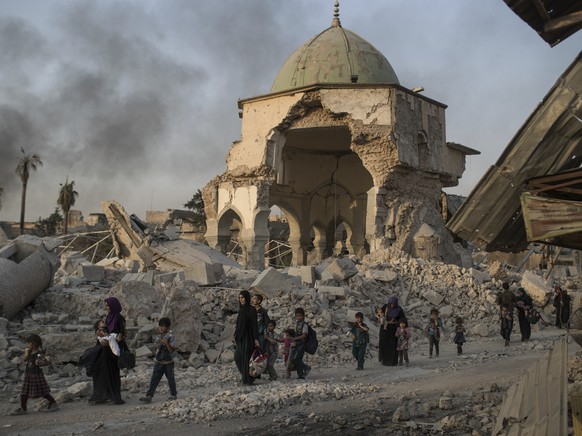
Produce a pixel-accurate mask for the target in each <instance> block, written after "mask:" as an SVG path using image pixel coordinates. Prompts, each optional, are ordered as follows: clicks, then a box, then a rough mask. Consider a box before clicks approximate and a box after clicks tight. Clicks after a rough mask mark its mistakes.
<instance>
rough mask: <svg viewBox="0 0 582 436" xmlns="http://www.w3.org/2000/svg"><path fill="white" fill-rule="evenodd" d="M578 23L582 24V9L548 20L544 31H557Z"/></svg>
mask: <svg viewBox="0 0 582 436" xmlns="http://www.w3.org/2000/svg"><path fill="white" fill-rule="evenodd" d="M577 25H582V11H576V12H572V13H571V14H568V15H564V16H562V17H558V18H554V19H553V20H549V21H546V22H545V23H544V32H545V33H552V32H557V31H560V30H564V29H567V28H568V27H572V26H577Z"/></svg>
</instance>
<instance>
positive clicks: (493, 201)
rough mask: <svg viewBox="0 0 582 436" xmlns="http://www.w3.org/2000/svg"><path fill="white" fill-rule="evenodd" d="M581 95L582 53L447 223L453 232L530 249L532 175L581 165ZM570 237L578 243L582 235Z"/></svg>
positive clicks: (484, 244) (480, 242) (491, 245)
mask: <svg viewBox="0 0 582 436" xmlns="http://www.w3.org/2000/svg"><path fill="white" fill-rule="evenodd" d="M581 96H582V53H581V54H579V55H578V56H577V57H576V59H575V60H574V62H573V63H572V64H571V65H570V66H569V67H568V68H567V69H566V71H565V72H564V73H563V74H562V75H561V76H560V78H559V79H558V81H557V82H556V84H555V85H554V86H553V87H552V89H551V90H550V91H549V92H548V94H547V95H546V96H545V97H544V99H543V101H542V102H541V103H540V104H539V106H538V107H537V108H536V109H535V111H534V112H533V113H532V114H531V115H530V117H529V118H528V119H527V121H526V122H525V123H524V125H523V126H522V127H521V129H520V130H519V131H518V132H517V133H516V135H515V136H514V137H513V139H512V140H511V142H510V143H509V144H508V146H507V147H506V148H505V150H504V152H503V153H502V155H501V156H500V157H499V159H498V160H497V162H496V163H495V165H494V166H492V167H490V168H489V170H488V171H487V173H486V174H485V175H484V176H483V177H482V178H481V180H480V181H479V183H478V184H477V186H476V187H475V188H474V189H473V191H472V192H471V194H469V197H467V200H466V201H465V202H464V203H463V204H462V205H461V208H460V209H459V210H458V211H457V213H456V214H455V215H454V216H453V218H452V219H451V220H450V221H449V222H448V223H447V227H448V228H449V229H450V230H451V231H452V232H453V233H455V234H457V235H458V236H459V237H461V238H462V239H464V240H466V241H469V242H471V243H473V244H474V245H476V246H478V247H479V248H482V249H485V250H488V251H505V252H519V251H522V250H524V249H525V248H526V247H527V245H528V244H529V241H528V240H527V236H526V232H525V226H524V222H523V218H522V216H521V214H522V212H521V204H520V195H521V193H522V192H525V191H527V190H528V181H529V180H530V179H533V178H536V177H541V176H545V175H548V174H556V173H559V172H561V171H566V170H570V169H573V168H579V167H580V166H581V164H582V97H581ZM580 199H582V198H580ZM570 239H571V241H570V242H572V243H574V242H575V241H576V240H579V239H580V238H579V237H576V236H575V235H572V237H571V238H570ZM552 243H553V244H554V245H561V244H567V243H568V236H564V237H562V241H561V244H557V243H556V242H555V241H552ZM563 246H566V247H570V248H582V247H577V246H573V245H563Z"/></svg>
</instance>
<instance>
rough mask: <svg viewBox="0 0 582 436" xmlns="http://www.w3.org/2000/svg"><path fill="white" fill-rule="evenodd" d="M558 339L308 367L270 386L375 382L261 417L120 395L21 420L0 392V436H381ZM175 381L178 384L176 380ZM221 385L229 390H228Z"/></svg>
mask: <svg viewBox="0 0 582 436" xmlns="http://www.w3.org/2000/svg"><path fill="white" fill-rule="evenodd" d="M561 334H563V331H559V330H557V329H547V330H544V331H542V332H537V333H536V334H535V336H534V340H532V341H531V342H530V343H528V344H522V343H514V344H512V345H511V346H510V347H504V346H503V343H502V342H501V339H499V340H495V339H496V338H486V339H484V340H479V341H477V340H475V341H474V342H469V343H467V344H466V346H465V354H464V355H463V356H461V357H459V356H457V355H456V352H455V348H454V346H453V345H448V344H443V345H444V346H443V347H442V348H443V349H442V351H441V356H440V357H439V358H438V359H437V358H435V359H429V358H428V357H427V356H426V355H422V354H421V355H419V354H420V353H426V352H425V351H424V350H414V352H412V353H411V366H410V367H409V368H402V367H391V368H386V367H383V366H380V365H379V364H378V363H377V362H367V367H366V369H365V370H364V371H355V370H354V368H353V365H352V366H349V365H348V366H344V367H338V368H321V369H318V368H315V367H314V369H313V371H312V372H311V374H310V376H309V379H310V380H307V381H306V382H299V381H297V380H282V381H280V382H276V383H278V385H280V388H281V389H285V387H286V386H288V385H289V384H296V383H314V382H315V383H317V382H325V383H343V384H354V385H358V386H360V384H361V385H362V386H367V385H374V386H377V387H378V389H377V390H373V391H367V392H362V394H361V395H360V396H350V397H347V398H342V399H339V400H329V401H321V402H317V403H316V402H312V403H311V404H307V405H301V404H300V405H296V406H292V407H289V408H286V409H285V410H280V411H278V412H277V413H272V414H267V415H265V416H261V417H248V418H229V419H223V420H220V421H212V422H209V423H199V424H195V423H189V422H186V423H179V422H174V421H173V420H170V419H165V418H162V417H160V415H159V412H158V409H157V408H154V407H152V405H143V404H141V403H140V402H139V400H138V397H139V395H129V394H125V395H124V397H125V399H126V404H125V405H123V406H113V405H104V406H90V405H88V404H87V402H85V401H75V402H72V403H66V404H61V410H60V411H58V412H55V413H41V412H29V414H28V415H25V416H7V415H8V414H9V412H10V411H11V410H13V409H14V408H15V407H16V406H17V405H15V404H11V403H9V402H8V401H7V400H8V394H7V393H6V392H3V393H1V394H0V398H1V400H2V401H1V403H0V435H23V436H24V435H28V436H33V435H34V436H36V435H39V436H40V435H42V436H46V435H82V434H89V433H95V434H99V433H108V434H115V435H116V436H122V435H132V434H148V435H160V436H170V435H182V434H186V433H188V434H196V435H206V434H208V435H213V434H220V435H229V434H232V435H234V434H237V435H241V434H249V435H250V434H253V435H267V434H273V433H274V432H275V431H276V434H278V435H285V434H291V432H293V433H297V431H298V429H299V430H300V432H301V433H305V434H337V428H335V429H334V427H333V426H331V425H330V422H334V420H335V421H338V422H340V423H341V421H342V420H346V421H348V422H349V421H355V420H363V421H366V420H368V421H366V422H368V425H367V426H366V428H365V429H362V431H361V432H358V431H356V430H349V431H344V432H343V433H344V434H351V433H354V434H360V433H361V434H367V435H369V434H376V431H377V432H378V433H377V434H380V433H381V429H382V427H384V426H385V423H386V422H390V420H391V417H392V414H393V413H394V411H395V410H396V408H397V407H398V405H399V403H400V401H401V398H402V397H403V396H406V397H413V398H422V399H427V398H437V397H438V396H439V395H440V394H442V392H444V391H445V390H449V391H452V392H453V393H455V394H456V395H466V394H467V392H468V391H476V390H479V389H480V388H481V387H483V386H490V385H491V384H492V383H497V384H499V385H504V386H505V385H509V384H510V383H512V382H514V381H516V380H517V379H518V378H519V375H520V374H521V373H522V372H523V370H524V369H527V368H528V367H529V366H530V365H531V364H532V363H533V362H534V361H535V360H536V359H538V358H539V356H540V355H542V354H543V353H544V352H545V349H547V347H548V346H549V344H550V343H552V342H553V341H554V340H555V339H556V338H557V337H558V336H559V335H561ZM544 347H545V349H544V350H542V348H544ZM534 348H539V349H534ZM577 350H579V347H578V346H577V345H576V344H573V343H572V344H571V346H570V352H571V353H574V352H576V351H577ZM177 378H178V382H179V376H177ZM263 383H268V382H266V381H262V380H261V381H259V382H258V384H259V385H260V384H263ZM219 386H220V381H217V384H216V386H214V387H213V388H206V389H201V390H197V391H195V392H186V391H180V397H181V398H187V397H188V396H197V397H199V396H202V397H203V396H204V395H205V394H207V393H209V392H210V391H211V390H213V391H215V390H216V388H217V387H219ZM228 388H229V389H233V387H232V386H228ZM247 389H248V388H247ZM310 414H314V415H316V416H317V417H318V419H313V415H312V417H311V419H307V417H308V416H309V415H310ZM378 421H379V422H378ZM421 434H422V433H421Z"/></svg>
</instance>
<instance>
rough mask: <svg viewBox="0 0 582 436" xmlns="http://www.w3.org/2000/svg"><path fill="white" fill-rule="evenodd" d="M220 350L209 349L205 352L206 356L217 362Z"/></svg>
mask: <svg viewBox="0 0 582 436" xmlns="http://www.w3.org/2000/svg"><path fill="white" fill-rule="evenodd" d="M219 354H220V352H219V351H217V350H215V349H213V348H211V349H209V350H206V351H205V352H204V357H205V358H206V360H208V361H209V362H210V363H215V362H216V359H218V356H219Z"/></svg>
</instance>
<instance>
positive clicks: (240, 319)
mask: <svg viewBox="0 0 582 436" xmlns="http://www.w3.org/2000/svg"><path fill="white" fill-rule="evenodd" d="M238 295H239V297H240V296H243V297H244V298H245V302H244V304H241V302H240V300H239V302H238V304H239V311H238V316H237V318H236V329H235V331H234V339H235V341H237V342H239V341H242V338H243V336H244V335H245V333H247V332H246V330H247V329H248V324H247V320H248V319H249V318H254V319H255V324H256V319H257V315H256V311H255V309H254V307H253V306H251V294H250V293H249V291H240V293H239V294H238ZM251 310H252V311H253V312H251ZM255 337H256V335H255Z"/></svg>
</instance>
